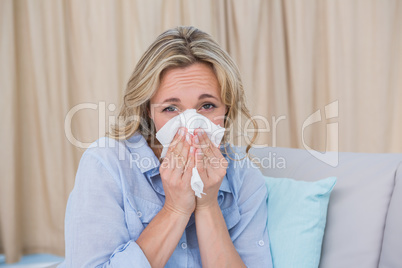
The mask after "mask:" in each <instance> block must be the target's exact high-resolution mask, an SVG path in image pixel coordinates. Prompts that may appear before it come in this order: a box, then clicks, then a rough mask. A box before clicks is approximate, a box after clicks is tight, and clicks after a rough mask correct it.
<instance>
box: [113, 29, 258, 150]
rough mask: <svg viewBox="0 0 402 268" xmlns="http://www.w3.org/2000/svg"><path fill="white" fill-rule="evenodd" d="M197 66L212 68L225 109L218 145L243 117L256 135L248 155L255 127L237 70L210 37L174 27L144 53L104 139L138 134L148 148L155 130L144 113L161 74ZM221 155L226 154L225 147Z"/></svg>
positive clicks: (226, 54) (256, 128)
mask: <svg viewBox="0 0 402 268" xmlns="http://www.w3.org/2000/svg"><path fill="white" fill-rule="evenodd" d="M198 62H201V63H206V64H209V65H210V66H211V67H212V70H213V71H214V73H215V75H216V77H217V79H218V81H219V84H220V87H221V99H222V102H223V103H224V104H225V105H226V107H227V108H228V111H227V113H226V114H225V119H224V127H225V129H226V131H225V135H224V137H223V139H222V143H223V144H225V143H226V142H227V141H228V140H229V134H230V133H228V130H229V129H230V128H231V127H232V126H233V125H232V123H233V122H235V120H236V119H237V118H238V117H239V116H241V115H244V116H246V118H247V119H249V120H251V122H252V123H253V125H254V129H255V130H256V131H255V132H254V135H253V138H252V139H251V141H250V143H249V144H248V145H247V147H246V154H247V155H248V151H249V150H250V148H251V147H252V144H253V143H254V141H255V140H256V138H257V135H258V125H257V123H256V121H255V120H254V119H253V118H252V117H251V115H250V112H249V109H248V108H247V107H246V100H245V94H244V90H243V84H242V81H241V78H240V73H239V70H238V67H237V66H236V64H235V63H234V61H233V60H232V59H231V57H230V56H229V54H228V53H227V52H225V51H224V50H223V49H222V48H220V46H219V45H218V43H217V42H215V41H214V40H213V39H212V37H211V36H210V35H208V34H207V33H205V32H202V31H201V30H199V29H197V28H195V27H192V26H178V27H176V28H174V29H170V30H167V31H166V32H164V33H162V34H161V35H159V36H158V37H157V38H156V40H155V41H154V42H153V43H152V44H151V46H150V47H149V48H148V49H147V51H146V52H145V53H144V55H143V56H142V57H141V59H140V60H139V62H138V64H137V66H136V67H135V69H134V72H133V74H132V75H131V77H130V79H129V81H128V84H127V88H126V91H125V94H124V102H123V104H122V105H121V107H120V111H119V116H118V123H117V124H115V125H112V126H111V132H110V133H107V136H109V137H111V138H114V139H117V140H123V139H128V138H129V137H131V136H132V135H134V134H135V133H136V132H139V133H141V134H142V135H143V136H144V137H145V139H146V140H147V142H148V144H150V141H151V139H153V141H155V133H154V129H155V127H154V125H153V122H152V120H151V118H150V117H149V115H148V109H149V105H150V99H151V97H152V96H153V95H154V94H155V93H156V91H157V90H158V88H159V84H160V81H161V77H162V75H163V73H164V71H166V70H167V69H170V68H183V67H187V66H190V65H192V64H194V63H198ZM227 119H229V120H227ZM229 145H230V143H229ZM225 152H226V153H227V150H226V146H225Z"/></svg>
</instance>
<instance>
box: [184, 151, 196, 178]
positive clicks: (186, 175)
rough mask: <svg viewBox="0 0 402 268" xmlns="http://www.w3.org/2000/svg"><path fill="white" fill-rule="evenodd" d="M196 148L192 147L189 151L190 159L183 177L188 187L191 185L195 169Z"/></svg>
mask: <svg viewBox="0 0 402 268" xmlns="http://www.w3.org/2000/svg"><path fill="white" fill-rule="evenodd" d="M194 158H195V148H194V147H193V146H190V149H189V151H188V159H187V163H186V167H185V169H184V173H183V177H182V179H183V180H184V181H185V184H186V185H189V184H191V177H192V175H193V168H194V167H195V160H194Z"/></svg>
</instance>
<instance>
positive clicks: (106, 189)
mask: <svg viewBox="0 0 402 268" xmlns="http://www.w3.org/2000/svg"><path fill="white" fill-rule="evenodd" d="M121 188H122V186H121V182H120V180H119V178H118V173H117V172H113V169H112V168H110V165H105V163H104V160H102V159H100V158H99V157H98V156H97V155H96V154H93V153H91V152H88V151H86V152H85V153H84V154H83V156H82V158H81V161H80V164H79V167H78V170H77V174H76V180H75V185H74V189H73V191H72V192H71V194H70V196H69V199H68V202H67V210H66V218H65V241H66V258H65V262H64V265H62V266H60V267H63V266H65V267H151V266H150V264H149V262H148V260H147V258H146V256H145V255H144V253H143V251H142V250H141V248H140V247H139V246H138V245H137V244H136V243H135V241H133V240H131V239H130V235H129V232H128V229H127V226H126V221H125V213H124V205H123V193H122V189H121Z"/></svg>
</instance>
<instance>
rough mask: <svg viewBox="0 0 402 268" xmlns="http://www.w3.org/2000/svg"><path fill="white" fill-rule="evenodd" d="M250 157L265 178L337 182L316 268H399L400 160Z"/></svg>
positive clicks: (260, 151)
mask: <svg viewBox="0 0 402 268" xmlns="http://www.w3.org/2000/svg"><path fill="white" fill-rule="evenodd" d="M250 153H251V154H252V156H253V157H256V158H257V159H259V160H260V162H261V166H262V168H261V170H262V173H263V174H264V175H266V176H270V177H276V178H293V179H296V180H303V181H316V180H320V179H322V178H326V177H329V176H336V177H337V183H336V185H335V187H334V189H333V190H332V193H331V197H330V200H329V204H328V214H327V223H326V228H325V233H324V238H323V244H322V249H321V259H320V266H319V267H320V268H360V267H362V268H374V267H380V268H398V267H402V154H379V153H378V154H373V153H349V152H340V153H337V152H327V153H326V154H322V153H319V152H316V151H311V150H302V149H291V148H279V147H268V148H267V147H265V148H252V149H251V150H250ZM328 159H330V160H328ZM334 160H336V161H334ZM51 267H56V265H54V266H53V265H52V266H51ZM49 268H50V267H49ZM284 268H287V267H284Z"/></svg>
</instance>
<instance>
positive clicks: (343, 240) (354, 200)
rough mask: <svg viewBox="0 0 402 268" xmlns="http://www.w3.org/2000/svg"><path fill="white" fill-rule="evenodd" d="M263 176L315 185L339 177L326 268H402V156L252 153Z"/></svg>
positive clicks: (323, 254) (281, 150) (274, 150)
mask: <svg viewBox="0 0 402 268" xmlns="http://www.w3.org/2000/svg"><path fill="white" fill-rule="evenodd" d="M250 153H251V154H252V155H253V156H254V157H256V158H257V159H259V160H260V161H261V170H262V173H263V174H264V175H266V176H270V177H276V178H293V179H296V180H303V181H316V180H320V179H323V178H326V177H329V176H336V177H337V183H336V185H335V187H334V189H333V191H332V193H331V196H330V200H329V204H328V214H327V223H326V227H325V232H324V238H323V244H322V249H321V259H320V266H319V267H321V268H340V267H341V268H349V267H350V268H352V267H353V268H354V267H359V268H360V267H364V268H374V267H380V268H397V267H402V154H391V153H389V154H380V153H377V154H373V153H349V152H341V153H337V152H327V153H325V154H323V153H320V152H316V151H312V150H302V149H290V148H278V147H276V148H274V147H268V148H267V147H266V148H252V149H251V150H250Z"/></svg>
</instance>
